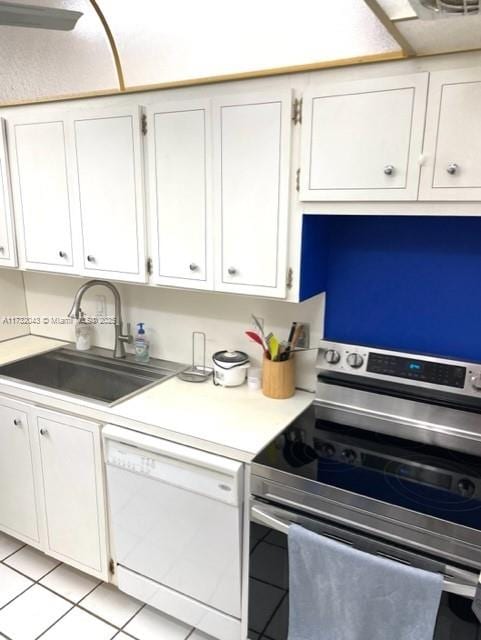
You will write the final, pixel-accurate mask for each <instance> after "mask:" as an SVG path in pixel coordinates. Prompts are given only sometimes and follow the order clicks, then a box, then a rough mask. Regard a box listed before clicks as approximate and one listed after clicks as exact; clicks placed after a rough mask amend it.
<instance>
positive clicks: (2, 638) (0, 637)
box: [0, 544, 196, 640]
mask: <svg viewBox="0 0 481 640" xmlns="http://www.w3.org/2000/svg"><path fill="white" fill-rule="evenodd" d="M25 547H29V545H28V544H23V545H22V546H21V547H19V548H18V549H16V550H15V551H13V552H12V553H11V554H9V555H7V556H5V557H4V558H3V559H2V560H0V565H1V564H3V565H4V566H5V567H7V568H8V569H10V570H11V571H14V572H15V573H17V574H18V575H20V576H22V577H23V578H26V579H27V580H29V581H30V584H29V586H28V587H27V588H26V589H24V590H23V591H21V592H20V593H18V594H17V595H16V596H15V597H14V598H12V599H11V600H9V601H8V602H7V603H6V604H4V605H3V606H1V607H0V611H2V610H3V609H5V608H6V607H8V606H9V605H11V604H12V603H13V602H15V600H17V599H18V598H20V597H21V596H23V595H24V594H25V593H26V592H27V591H29V590H30V589H32V588H33V587H34V586H36V585H38V586H39V587H42V588H43V589H45V590H46V591H48V592H50V593H51V594H52V595H54V596H57V597H58V598H61V599H62V600H64V601H65V602H66V603H68V604H69V605H70V606H69V608H68V609H67V611H65V613H63V614H62V615H61V616H60V617H59V618H57V619H56V620H55V622H53V623H52V624H50V625H49V626H48V627H47V628H45V629H44V630H43V631H42V632H41V633H40V634H39V635H37V636H35V640H41V638H42V637H43V636H45V634H46V633H47V632H48V631H50V630H51V629H52V628H53V627H55V625H56V624H58V623H59V622H60V621H61V620H62V619H63V618H65V617H66V616H67V615H69V614H70V613H71V612H72V611H74V610H75V609H79V610H80V611H83V612H84V613H87V614H88V615H91V616H93V617H94V618H96V619H97V620H99V621H100V622H103V623H104V624H108V625H109V626H110V627H112V629H113V630H114V631H115V633H114V635H113V636H112V639H111V640H115V638H117V637H118V636H119V635H120V634H121V633H124V634H125V635H126V636H128V638H130V639H131V640H138V638H136V637H135V636H133V635H132V634H131V633H130V632H128V631H126V630H125V628H126V627H127V625H128V624H130V622H132V620H133V619H134V618H135V617H136V616H138V615H139V614H140V612H141V611H143V609H145V607H147V604H146V603H143V604H142V605H141V607H140V608H139V609H138V610H137V611H136V612H135V613H134V614H133V615H132V616H130V618H128V619H127V620H126V622H125V623H124V624H123V625H122V626H118V625H116V624H114V623H113V622H110V621H109V620H108V619H106V618H102V617H101V616H99V615H98V614H96V613H94V612H93V611H89V610H88V609H87V608H86V607H85V606H82V602H83V601H84V600H85V599H86V598H88V597H89V596H90V595H91V594H92V593H93V592H94V591H95V590H96V589H98V588H99V587H101V586H102V585H109V584H110V583H107V582H104V581H103V580H99V582H98V584H96V585H95V586H94V587H93V588H92V589H90V590H89V591H88V592H87V593H86V594H84V595H83V596H82V597H81V598H80V600H78V601H74V600H71V599H70V598H67V597H66V596H64V595H62V594H61V593H58V592H57V591H55V590H54V589H52V588H51V587H48V586H46V585H45V584H42V582H41V581H42V580H44V579H45V578H46V577H47V576H48V575H50V574H51V573H53V572H54V571H55V570H56V569H58V568H59V567H60V566H62V565H65V566H66V567H69V566H70V565H68V564H66V563H63V562H61V561H58V564H56V565H55V566H54V567H52V568H51V569H49V570H48V571H47V572H46V573H44V574H43V575H41V576H40V577H39V578H37V579H36V580H35V579H34V578H32V577H31V576H29V575H28V574H26V573H24V572H23V571H20V570H19V569H17V568H16V567H12V566H10V565H9V564H7V563H6V562H5V560H9V559H10V558H11V557H13V556H14V555H15V554H16V553H18V552H19V551H21V550H22V549H25ZM30 548H31V549H34V550H35V551H38V552H39V553H43V552H42V551H40V550H39V549H35V547H30ZM44 555H45V557H47V558H52V557H51V556H48V555H47V554H44ZM52 559H54V560H56V559H55V558H52ZM80 573H82V574H84V575H86V576H88V577H94V576H90V575H89V574H85V573H84V572H81V571H80ZM195 631H196V628H195V627H192V628H191V629H190V631H189V632H188V633H187V635H186V636H185V638H184V639H183V640H188V639H189V638H190V637H191V636H192V634H193V633H194V632H195ZM0 640H14V639H12V638H10V637H9V636H7V635H6V634H5V633H4V632H2V631H0Z"/></svg>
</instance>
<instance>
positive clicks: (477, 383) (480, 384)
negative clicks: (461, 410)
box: [471, 373, 481, 391]
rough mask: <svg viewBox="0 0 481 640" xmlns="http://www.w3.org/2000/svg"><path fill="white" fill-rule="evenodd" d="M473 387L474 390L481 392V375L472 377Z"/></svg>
mask: <svg viewBox="0 0 481 640" xmlns="http://www.w3.org/2000/svg"><path fill="white" fill-rule="evenodd" d="M471 386H472V387H473V389H476V391H481V373H478V374H476V375H475V376H471Z"/></svg>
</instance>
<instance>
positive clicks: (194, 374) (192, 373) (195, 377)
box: [178, 331, 214, 382]
mask: <svg viewBox="0 0 481 640" xmlns="http://www.w3.org/2000/svg"><path fill="white" fill-rule="evenodd" d="M196 336H198V339H197V343H198V344H199V345H200V349H199V351H201V352H202V364H198V360H197V356H196V348H195V343H196ZM205 343H206V335H205V333H204V332H203V331H193V332H192V365H191V367H189V369H186V370H185V371H181V372H180V373H179V374H178V377H179V378H180V379H181V380H184V382H205V381H206V380H208V379H209V378H210V376H211V375H212V372H213V370H214V369H213V368H212V367H206V366H205Z"/></svg>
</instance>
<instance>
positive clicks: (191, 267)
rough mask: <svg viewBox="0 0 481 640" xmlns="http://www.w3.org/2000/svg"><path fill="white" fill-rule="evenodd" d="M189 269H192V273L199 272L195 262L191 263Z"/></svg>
mask: <svg viewBox="0 0 481 640" xmlns="http://www.w3.org/2000/svg"><path fill="white" fill-rule="evenodd" d="M189 269H190V270H191V271H198V270H199V267H198V266H197V265H196V264H195V262H191V263H190V264H189Z"/></svg>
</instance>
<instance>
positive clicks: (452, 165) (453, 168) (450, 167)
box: [446, 162, 459, 176]
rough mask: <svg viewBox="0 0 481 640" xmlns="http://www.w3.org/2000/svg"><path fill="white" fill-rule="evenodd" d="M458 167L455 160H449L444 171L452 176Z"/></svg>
mask: <svg viewBox="0 0 481 640" xmlns="http://www.w3.org/2000/svg"><path fill="white" fill-rule="evenodd" d="M458 169H459V166H458V165H457V164H456V163H455V162H450V163H449V164H448V166H447V168H446V171H447V172H448V173H449V175H451V176H454V174H455V173H456V172H457V170H458Z"/></svg>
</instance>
